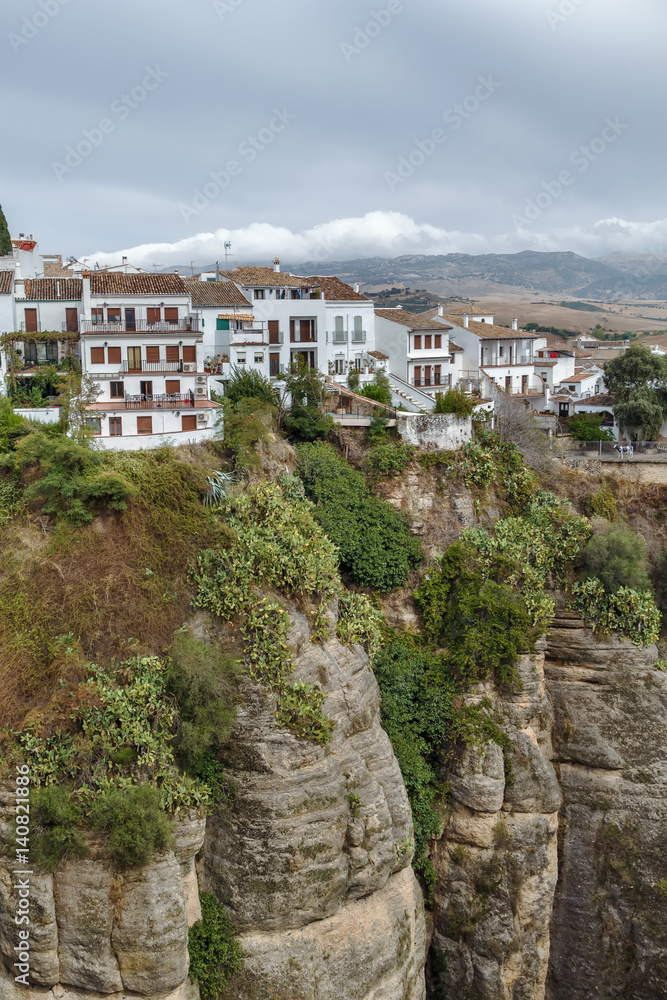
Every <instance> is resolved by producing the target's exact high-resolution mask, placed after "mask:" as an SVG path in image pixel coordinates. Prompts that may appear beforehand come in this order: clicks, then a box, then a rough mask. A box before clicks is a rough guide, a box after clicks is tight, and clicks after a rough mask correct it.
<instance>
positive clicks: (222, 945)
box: [188, 892, 243, 1000]
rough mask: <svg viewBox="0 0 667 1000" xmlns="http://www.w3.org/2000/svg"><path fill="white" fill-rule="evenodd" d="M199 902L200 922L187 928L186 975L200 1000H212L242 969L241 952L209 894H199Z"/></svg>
mask: <svg viewBox="0 0 667 1000" xmlns="http://www.w3.org/2000/svg"><path fill="white" fill-rule="evenodd" d="M199 900H200V903H201V920H197V922H196V923H195V924H193V925H192V927H191V928H190V933H189V940H188V951H189V952H190V969H189V975H190V978H191V979H192V980H194V982H196V983H199V991H200V994H201V997H202V1000H212V998H213V997H217V996H218V994H219V993H221V992H222V990H223V989H224V988H225V986H226V985H227V983H228V981H229V979H230V978H231V977H232V976H233V975H234V973H236V972H240V971H241V969H242V968H243V951H242V949H241V946H240V944H239V943H238V941H237V939H236V935H235V933H234V928H233V926H232V923H231V921H230V920H229V919H228V918H227V916H226V915H225V908H224V906H223V904H222V903H218V901H217V900H216V898H215V896H212V895H211V893H209V892H202V893H201V894H200V896H199Z"/></svg>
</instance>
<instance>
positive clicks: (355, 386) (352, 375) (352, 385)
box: [347, 368, 361, 392]
mask: <svg viewBox="0 0 667 1000" xmlns="http://www.w3.org/2000/svg"><path fill="white" fill-rule="evenodd" d="M360 383H361V377H360V375H359V372H358V371H357V369H356V368H350V370H349V372H348V374H347V385H348V388H349V389H350V390H351V391H352V392H358V391H359V385H360Z"/></svg>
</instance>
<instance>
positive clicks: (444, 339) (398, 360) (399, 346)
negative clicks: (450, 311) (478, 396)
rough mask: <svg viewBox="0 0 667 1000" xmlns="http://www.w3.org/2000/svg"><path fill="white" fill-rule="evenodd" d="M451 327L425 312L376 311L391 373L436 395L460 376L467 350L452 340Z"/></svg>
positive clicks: (381, 346)
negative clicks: (460, 347)
mask: <svg viewBox="0 0 667 1000" xmlns="http://www.w3.org/2000/svg"><path fill="white" fill-rule="evenodd" d="M450 330H451V327H450V326H447V325H446V324H443V323H439V322H438V321H437V320H436V319H433V318H430V317H428V316H427V315H426V314H423V313H412V312H408V311H407V310H406V309H402V308H400V307H399V308H396V309H376V310H375V342H376V345H377V347H378V349H379V350H380V351H382V352H383V353H384V354H386V355H387V357H388V361H387V370H388V372H389V373H390V374H391V376H393V379H395V380H396V381H397V382H398V381H400V382H402V383H403V385H404V386H408V387H409V388H410V389H417V390H420V391H421V392H422V393H425V394H426V395H427V396H432V397H433V398H435V394H436V393H437V392H446V390H447V389H448V388H449V387H450V386H453V385H456V384H457V383H458V381H459V379H460V374H461V358H462V356H463V352H462V351H461V350H460V349H459V348H458V347H457V345H455V344H453V343H452V342H450ZM398 387H399V388H400V386H398ZM414 395H416V394H414V393H413V396H414Z"/></svg>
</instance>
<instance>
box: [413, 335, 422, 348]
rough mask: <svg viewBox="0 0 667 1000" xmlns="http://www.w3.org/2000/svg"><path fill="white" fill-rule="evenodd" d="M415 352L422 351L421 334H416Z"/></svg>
mask: <svg viewBox="0 0 667 1000" xmlns="http://www.w3.org/2000/svg"><path fill="white" fill-rule="evenodd" d="M414 349H415V351H421V349H422V338H421V334H415V348H414Z"/></svg>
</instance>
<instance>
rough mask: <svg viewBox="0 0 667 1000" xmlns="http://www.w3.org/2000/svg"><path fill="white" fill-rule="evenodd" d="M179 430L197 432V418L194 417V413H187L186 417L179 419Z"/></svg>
mask: <svg viewBox="0 0 667 1000" xmlns="http://www.w3.org/2000/svg"><path fill="white" fill-rule="evenodd" d="M181 430H182V431H196V430H197V418H196V416H195V415H194V413H188V415H187V416H185V417H181Z"/></svg>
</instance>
